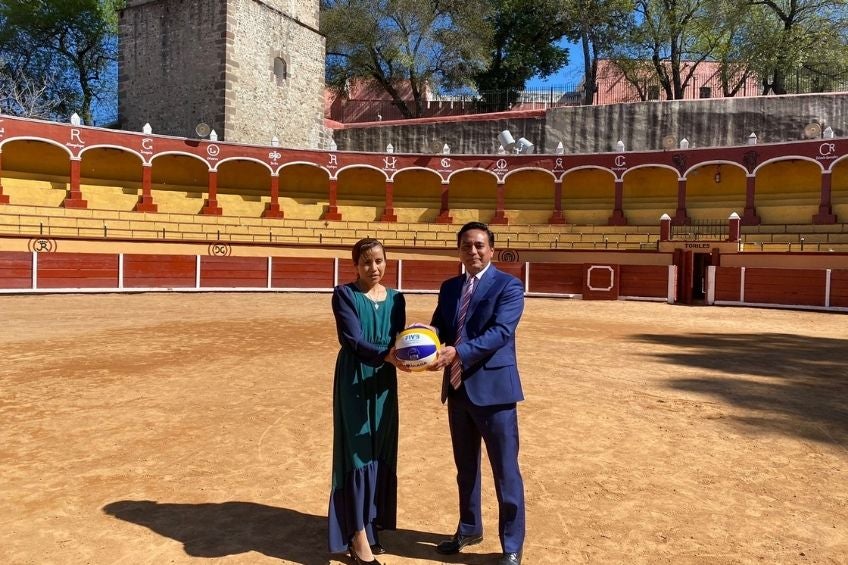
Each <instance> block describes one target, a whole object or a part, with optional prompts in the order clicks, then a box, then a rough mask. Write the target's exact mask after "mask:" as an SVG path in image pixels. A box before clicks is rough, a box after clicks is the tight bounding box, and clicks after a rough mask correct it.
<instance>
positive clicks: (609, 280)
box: [583, 263, 621, 300]
mask: <svg viewBox="0 0 848 565" xmlns="http://www.w3.org/2000/svg"><path fill="white" fill-rule="evenodd" d="M583 270H584V272H585V273H586V274H585V275H584V277H583V300H618V297H619V295H620V290H621V269H620V267H619V266H618V265H600V264H594V263H587V264H585V265H583Z"/></svg>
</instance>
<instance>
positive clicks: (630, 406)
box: [0, 294, 848, 565]
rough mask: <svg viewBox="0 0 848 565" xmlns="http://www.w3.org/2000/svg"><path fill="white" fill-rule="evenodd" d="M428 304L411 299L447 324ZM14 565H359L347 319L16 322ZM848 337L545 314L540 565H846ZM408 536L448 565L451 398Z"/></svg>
mask: <svg viewBox="0 0 848 565" xmlns="http://www.w3.org/2000/svg"><path fill="white" fill-rule="evenodd" d="M434 300H435V299H434V297H432V296H414V295H413V296H409V297H408V301H409V316H408V318H409V321H410V322H411V321H427V320H428V319H429V314H430V312H431V310H432V308H433V305H434ZM0 320H2V324H0V501H1V502H2V506H0V511H1V512H0V526H2V527H0V563H2V564H4V565H11V564H15V565H17V564H38V565H46V564H50V563H62V564H65V563H68V564H84V563H89V564H112V563H115V564H117V563H121V564H133V565H135V564H146V563H150V564H161V563H177V564H180V563H211V562H214V563H240V564H243V563H276V562H280V561H282V562H287V563H303V564H310V565H313V564H315V565H317V564H326V563H333V564H336V563H350V561H349V560H348V559H347V558H346V557H344V556H330V555H329V554H327V552H326V549H325V548H326V542H325V537H326V535H325V513H326V509H327V497H328V488H329V475H330V458H331V435H332V430H331V398H330V393H331V388H332V372H333V364H334V360H335V355H336V351H337V350H338V344H337V342H336V340H335V330H334V326H333V320H332V315H331V312H330V297H329V295H327V294H278V295H275V294H194V295H189V294H139V295H123V296H118V295H86V296H84V295H67V296H59V295H54V296H4V297H0ZM846 361H848V317H846V316H845V315H839V314H822V313H807V312H791V311H777V310H755V309H731V308H705V307H701V308H687V307H683V306H669V305H666V304H656V303H639V302H612V303H610V302H580V301H566V300H552V299H529V300H528V302H527V309H526V313H525V316H524V319H523V321H522V324H521V326H520V328H519V366H520V370H521V373H522V375H523V381H524V385H525V392H526V395H527V400H526V402H524V403H522V404H521V405H520V408H519V418H520V425H521V432H522V453H521V464H522V471H523V474H524V477H525V483H526V490H527V504H528V507H527V512H528V535H527V544H526V547H525V563H528V564H531V565H535V564H541V563H556V564H559V563H598V564H611V563H628V564H631V563H645V564H658V563H671V564H681V563H682V564H688V563H701V564H710V565H712V564H729V563H734V564H735V563H757V564H773V563H848V364H846ZM400 380H401V385H400V397H401V445H400V462H399V466H400V468H399V504H400V507H399V516H398V518H399V528H400V529H399V530H398V531H396V532H386V533H385V534H384V536H383V542H384V545H386V546H387V548H388V549H389V554H387V555H385V556H384V558H383V559H382V561H383V562H384V563H388V564H391V565H401V564H412V563H440V562H446V563H470V564H481V565H482V564H487V563H493V562H494V560H495V558H496V557H497V555H498V553H499V552H500V546H499V543H498V538H497V514H496V506H495V496H494V491H493V489H492V483H491V477H490V475H488V474H487V475H486V476H485V477H484V484H485V491H484V507H485V516H486V520H487V524H486V539H485V541H484V542H483V544H481V545H479V546H475V547H473V548H470V549H471V551H469V552H467V553H464V554H462V555H459V556H455V557H451V558H442V557H440V556H439V555H438V554H436V553H435V551H434V550H433V545H434V544H435V543H436V542H437V541H438V540H440V539H442V538H443V537H444V536H445V535H447V534H450V533H451V532H452V531H453V529H454V526H455V523H456V489H455V483H454V471H453V463H452V460H451V456H450V445H449V440H448V431H447V421H446V411H445V409H444V408H443V407H442V405H441V404H440V403H439V400H438V395H439V376H438V375H436V374H432V373H427V374H416V375H413V376H407V375H404V376H402V377H401V379H400Z"/></svg>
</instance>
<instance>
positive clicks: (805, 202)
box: [755, 159, 821, 224]
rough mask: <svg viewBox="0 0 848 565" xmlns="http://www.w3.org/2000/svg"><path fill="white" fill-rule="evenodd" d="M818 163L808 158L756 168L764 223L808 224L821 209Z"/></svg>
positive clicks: (759, 206) (759, 212) (758, 201)
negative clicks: (807, 159) (757, 169)
mask: <svg viewBox="0 0 848 565" xmlns="http://www.w3.org/2000/svg"><path fill="white" fill-rule="evenodd" d="M820 197H821V173H820V169H819V167H818V166H817V165H816V164H814V163H811V162H809V161H802V160H798V159H795V160H787V161H778V162H776V163H770V164H768V165H766V166H765V167H763V168H762V169H760V170H759V171H757V183H756V188H755V203H756V207H757V214H759V216H760V219H761V220H762V222H763V223H764V224H805V223H809V222H810V221H811V218H812V216H813V215H814V214H816V213H818V210H819V200H820Z"/></svg>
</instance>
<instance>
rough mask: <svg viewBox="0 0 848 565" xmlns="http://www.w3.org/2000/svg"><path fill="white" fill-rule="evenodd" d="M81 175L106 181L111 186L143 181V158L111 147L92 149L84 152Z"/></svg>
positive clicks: (85, 177)
mask: <svg viewBox="0 0 848 565" xmlns="http://www.w3.org/2000/svg"><path fill="white" fill-rule="evenodd" d="M80 175H81V176H82V177H83V178H84V179H98V180H101V181H106V182H105V184H107V185H110V186H123V185H124V184H125V183H141V159H140V158H139V157H138V156H137V155H134V154H132V153H129V152H127V151H121V150H120V149H112V148H111V147H99V148H96V149H90V150H88V151H86V152H85V153H83V154H82V162H81V163H80ZM95 184H97V183H95Z"/></svg>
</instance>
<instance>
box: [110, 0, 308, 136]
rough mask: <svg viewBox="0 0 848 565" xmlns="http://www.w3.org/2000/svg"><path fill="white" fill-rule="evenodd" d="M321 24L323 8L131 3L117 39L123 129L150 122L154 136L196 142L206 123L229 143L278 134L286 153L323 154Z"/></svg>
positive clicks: (184, 0) (187, 0)
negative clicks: (198, 127) (319, 150)
mask: <svg viewBox="0 0 848 565" xmlns="http://www.w3.org/2000/svg"><path fill="white" fill-rule="evenodd" d="M317 26H318V2H317V1H316V0H129V1H128V2H127V7H126V8H125V9H124V10H123V11H122V13H121V25H120V32H119V33H120V35H119V42H120V46H119V53H120V55H119V84H120V87H119V113H120V120H121V127H122V128H123V129H128V130H139V129H141V127H142V126H143V125H144V124H145V123H146V122H149V123H150V124H151V126H152V127H153V131H154V132H156V133H163V134H169V135H177V136H186V137H196V135H195V133H194V129H195V126H196V125H197V124H198V123H200V122H205V123H207V124H209V125H210V126H211V127H212V129H214V130H215V131H216V133H217V134H218V139H220V140H223V141H234V142H242V143H255V144H270V143H271V139H272V137H274V136H277V137H278V138H279V140H280V144H281V145H283V146H284V147H292V148H307V147H316V146H317V145H318V142H319V141H318V140H319V138H321V136H322V135H323V131H322V126H323V103H324V99H323V90H324V38H323V36H321V34H320V33H319V32H318V30H317ZM275 59H278V61H277V62H278V65H277V68H276V71H277V72H276V73H275ZM281 62H282V66H280V65H279V63H281ZM281 68H282V69H284V73H281Z"/></svg>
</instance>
